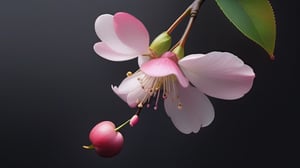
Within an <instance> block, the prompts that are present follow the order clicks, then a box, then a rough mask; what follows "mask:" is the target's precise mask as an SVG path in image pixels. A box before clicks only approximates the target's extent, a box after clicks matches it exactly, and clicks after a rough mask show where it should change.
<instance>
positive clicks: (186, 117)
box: [165, 85, 215, 134]
mask: <svg viewBox="0 0 300 168" xmlns="http://www.w3.org/2000/svg"><path fill="white" fill-rule="evenodd" d="M177 86H178V87H177V88H178V96H179V97H178V98H177V96H176V95H173V96H171V95H170V96H168V98H167V99H166V100H165V110H166V112H167V114H168V116H169V117H170V118H171V120H172V122H173V124H174V125H175V127H176V128H177V129H178V130H179V131H181V132H182V133H184V134H189V133H192V132H194V133H197V132H198V131H199V130H200V128H201V127H205V126H208V125H209V124H210V123H211V122H212V121H213V119H214V115H215V113H214V108H213V106H212V104H211V102H210V101H209V99H208V98H207V97H206V96H205V95H204V94H203V93H201V92H200V91H199V90H197V89H196V88H194V87H192V86H189V87H187V88H182V87H180V86H179V85H177ZM174 96H175V97H174ZM174 98H175V99H174ZM178 103H181V104H182V108H181V109H180V108H178Z"/></svg>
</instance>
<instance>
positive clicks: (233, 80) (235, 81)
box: [178, 52, 255, 99]
mask: <svg viewBox="0 0 300 168" xmlns="http://www.w3.org/2000/svg"><path fill="white" fill-rule="evenodd" d="M178 63H179V65H180V67H181V69H182V71H183V72H184V74H185V75H186V77H187V78H188V79H189V80H190V82H191V83H192V84H193V85H195V86H196V87H197V88H198V89H199V90H201V91H202V92H203V93H205V94H207V95H209V96H212V97H216V98H221V99H237V98H240V97H242V96H243V95H244V94H246V93H247V92H248V91H249V90H250V89H251V87H252V84H253V80H254V77H255V74H254V72H253V70H252V68H251V67H250V66H248V65H246V64H244V62H243V61H242V60H241V59H239V58H238V57H237V56H235V55H233V54H231V53H228V52H210V53H208V54H206V55H204V54H193V55H189V56H186V57H184V58H183V59H181V60H179V62H178Z"/></svg>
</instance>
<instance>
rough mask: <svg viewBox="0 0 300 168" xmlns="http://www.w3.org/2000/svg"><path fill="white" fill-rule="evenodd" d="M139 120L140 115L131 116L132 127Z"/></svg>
mask: <svg viewBox="0 0 300 168" xmlns="http://www.w3.org/2000/svg"><path fill="white" fill-rule="evenodd" d="M138 122H139V116H138V115H136V114H135V115H134V116H132V117H131V119H130V122H129V124H130V126H131V127H133V126H135V125H136V124H137V123H138Z"/></svg>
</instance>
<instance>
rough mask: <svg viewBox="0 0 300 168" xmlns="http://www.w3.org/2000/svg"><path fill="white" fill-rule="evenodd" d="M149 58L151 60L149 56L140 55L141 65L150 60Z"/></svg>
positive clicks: (139, 61)
mask: <svg viewBox="0 0 300 168" xmlns="http://www.w3.org/2000/svg"><path fill="white" fill-rule="evenodd" d="M149 60H150V57H148V56H139V57H138V64H139V67H141V66H142V65H143V64H144V63H146V62H148V61H149Z"/></svg>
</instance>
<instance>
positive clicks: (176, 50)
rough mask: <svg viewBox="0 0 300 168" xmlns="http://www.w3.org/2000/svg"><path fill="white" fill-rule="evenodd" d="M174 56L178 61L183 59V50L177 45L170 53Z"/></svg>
mask: <svg viewBox="0 0 300 168" xmlns="http://www.w3.org/2000/svg"><path fill="white" fill-rule="evenodd" d="M172 52H173V53H174V54H176V56H177V58H178V59H181V58H183V57H184V48H183V47H182V46H181V45H179V46H177V47H176V48H174V50H173V51H172Z"/></svg>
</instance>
